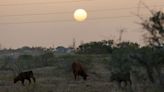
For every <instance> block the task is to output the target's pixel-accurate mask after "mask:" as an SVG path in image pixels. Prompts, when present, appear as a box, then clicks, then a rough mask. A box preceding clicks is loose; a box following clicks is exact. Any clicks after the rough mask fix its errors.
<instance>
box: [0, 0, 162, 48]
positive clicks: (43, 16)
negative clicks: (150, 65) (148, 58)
mask: <svg viewBox="0 0 164 92" xmlns="http://www.w3.org/2000/svg"><path fill="white" fill-rule="evenodd" d="M142 1H143V2H144V3H145V4H146V5H148V6H149V8H151V9H156V10H162V9H163V8H164V1H163V0H142ZM138 3H139V0H0V43H1V45H2V47H7V48H17V47H22V46H44V47H50V46H53V45H54V46H55V47H56V46H59V45H64V46H70V45H71V44H72V40H73V38H76V41H77V44H80V42H81V41H83V42H89V41H95V40H96V41H97V40H104V39H105V40H107V39H115V40H116V39H118V35H119V30H120V29H122V28H124V29H126V32H124V34H123V39H124V40H130V41H137V42H140V43H141V41H142V37H141V34H142V32H141V31H140V30H141V26H140V25H138V24H136V23H135V22H139V19H138V18H137V17H136V16H135V15H134V14H133V13H137V11H138V8H137V7H138V5H139V4H138ZM162 3H163V4H162ZM141 6H142V5H141ZM142 7H143V6H142ZM78 8H83V9H85V10H86V11H87V12H88V19H87V20H86V21H84V22H82V23H79V22H76V21H75V20H74V19H73V12H74V10H76V9H78ZM139 10H140V14H141V15H144V16H148V15H149V12H148V10H147V9H145V8H140V9H139ZM18 15H19V16H18ZM128 16H129V17H128Z"/></svg>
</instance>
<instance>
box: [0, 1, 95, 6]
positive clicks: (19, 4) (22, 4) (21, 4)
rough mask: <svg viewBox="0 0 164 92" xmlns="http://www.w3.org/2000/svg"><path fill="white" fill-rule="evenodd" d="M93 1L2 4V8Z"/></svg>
mask: <svg viewBox="0 0 164 92" xmlns="http://www.w3.org/2000/svg"><path fill="white" fill-rule="evenodd" d="M86 1H93V0H76V1H75V0H74V1H57V2H31V3H13V4H12V3H10V4H0V6H24V5H41V4H59V3H61V4H64V3H76V2H86Z"/></svg>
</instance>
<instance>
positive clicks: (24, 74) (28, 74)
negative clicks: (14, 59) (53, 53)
mask: <svg viewBox="0 0 164 92" xmlns="http://www.w3.org/2000/svg"><path fill="white" fill-rule="evenodd" d="M31 78H32V79H33V81H34V82H35V77H34V75H33V72H32V71H26V72H21V73H19V75H18V76H16V77H15V78H14V83H17V82H18V81H21V82H22V85H23V86H24V81H25V79H27V80H28V81H29V84H30V83H31Z"/></svg>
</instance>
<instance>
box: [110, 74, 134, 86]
mask: <svg viewBox="0 0 164 92" xmlns="http://www.w3.org/2000/svg"><path fill="white" fill-rule="evenodd" d="M110 81H111V82H113V81H116V82H118V83H119V86H120V85H121V83H122V82H124V83H125V86H127V83H128V82H129V83H130V85H131V84H132V81H131V79H130V72H126V73H123V72H118V73H114V72H112V73H111V76H110Z"/></svg>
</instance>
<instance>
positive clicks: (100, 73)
mask: <svg viewBox="0 0 164 92" xmlns="http://www.w3.org/2000/svg"><path fill="white" fill-rule="evenodd" d="M58 57H60V56H58ZM77 59H79V57H78V58H75V57H72V56H70V57H69V56H62V57H60V58H58V59H56V60H55V61H54V62H53V63H52V62H51V64H50V65H49V66H45V67H39V68H32V69H27V70H33V72H34V76H35V77H36V83H33V82H32V84H31V85H29V84H28V81H25V85H26V86H22V85H21V82H18V83H17V84H13V78H14V73H13V71H10V70H1V71H0V92H162V91H160V90H159V89H157V88H156V87H155V86H154V85H151V84H143V85H141V84H140V85H135V86H134V87H133V88H130V87H129V86H128V87H124V88H118V87H117V85H116V83H112V82H110V81H109V78H110V68H109V67H108V66H109V65H108V64H109V62H107V61H110V57H109V56H108V55H105V56H103V58H102V56H82V57H80V59H79V61H80V62H81V63H82V64H83V65H84V66H85V68H86V71H87V73H88V75H89V79H88V80H87V81H84V80H82V78H80V79H79V80H78V81H75V80H74V77H73V74H72V71H71V64H72V62H73V61H74V60H77Z"/></svg>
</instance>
